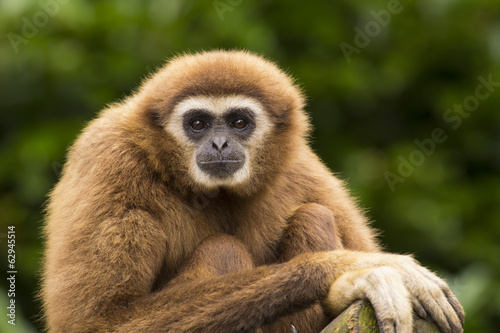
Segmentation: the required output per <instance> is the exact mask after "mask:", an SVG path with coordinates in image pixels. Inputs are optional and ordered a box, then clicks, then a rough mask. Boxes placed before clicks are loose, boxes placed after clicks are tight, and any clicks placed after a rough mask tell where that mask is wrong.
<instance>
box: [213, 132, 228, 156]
mask: <svg viewBox="0 0 500 333" xmlns="http://www.w3.org/2000/svg"><path fill="white" fill-rule="evenodd" d="M212 147H214V148H215V149H217V151H218V152H219V153H220V152H222V150H223V149H224V148H226V147H227V138H226V136H225V135H217V136H215V137H214V138H213V139H212Z"/></svg>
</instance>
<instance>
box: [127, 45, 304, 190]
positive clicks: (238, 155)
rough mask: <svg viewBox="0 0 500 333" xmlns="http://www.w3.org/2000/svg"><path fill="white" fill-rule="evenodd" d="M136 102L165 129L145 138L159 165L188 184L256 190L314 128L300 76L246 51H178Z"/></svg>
mask: <svg viewBox="0 0 500 333" xmlns="http://www.w3.org/2000/svg"><path fill="white" fill-rule="evenodd" d="M131 102H132V103H134V105H133V106H132V108H131V109H134V110H143V113H141V115H142V116H144V117H143V118H144V119H153V122H154V123H155V124H156V128H160V129H161V130H162V133H163V134H158V133H155V134H153V135H150V136H149V137H146V139H144V140H149V141H150V143H149V144H144V145H143V146H145V147H147V148H148V150H151V147H154V148H153V149H155V151H154V154H156V155H155V156H156V158H155V162H154V166H155V167H157V168H158V171H159V172H160V173H161V172H163V174H165V175H166V178H168V179H170V181H173V182H177V183H179V186H180V187H184V188H185V187H196V188H197V189H210V190H211V189H214V188H218V187H224V188H228V189H232V190H234V191H236V192H240V193H242V192H244V193H247V194H249V193H251V192H252V191H253V190H255V189H256V188H258V187H259V185H261V184H264V183H266V182H268V181H269V180H270V179H272V178H273V177H276V175H277V173H278V172H279V170H283V166H284V165H285V164H286V163H287V161H288V160H289V157H290V152H291V151H296V150H297V149H296V148H297V145H300V144H302V142H300V143H299V142H298V141H300V140H305V138H306V137H307V132H308V129H309V122H308V118H307V116H306V115H305V113H304V111H303V110H302V107H303V104H304V102H303V97H302V95H301V93H300V91H299V89H297V87H296V86H295V85H294V83H293V81H292V79H291V78H290V77H289V76H288V75H286V74H285V73H283V72H282V71H281V70H280V69H279V68H278V67H276V65H274V64H273V63H271V62H268V61H266V60H264V59H263V58H261V57H259V56H256V55H253V54H251V53H248V52H244V51H229V52H227V51H211V52H203V53H198V54H193V55H186V56H182V57H178V58H174V59H172V60H171V61H170V62H168V63H167V64H166V65H165V66H164V67H163V68H161V69H160V70H159V71H158V72H157V73H155V74H154V75H152V76H151V77H150V78H149V79H148V80H147V81H146V82H144V84H143V85H142V87H141V88H140V90H139V92H138V94H137V96H136V97H134V98H133V100H132V101H131ZM132 123H133V122H132ZM142 124H143V122H142ZM141 126H142V125H141ZM143 129H144V127H141V128H138V130H137V132H140V131H142V130H143ZM162 137H163V138H162ZM141 140H142V139H141ZM294 147H295V148H294ZM165 170H168V171H165Z"/></svg>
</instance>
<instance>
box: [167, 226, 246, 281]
mask: <svg viewBox="0 0 500 333" xmlns="http://www.w3.org/2000/svg"><path fill="white" fill-rule="evenodd" d="M252 268H254V264H253V261H252V258H251V256H250V254H249V253H248V251H247V249H246V248H245V245H244V244H243V243H242V242H240V241H239V240H237V239H236V238H234V237H232V236H229V235H223V234H221V235H214V236H209V237H207V238H205V239H204V240H203V241H202V242H201V243H200V245H198V247H197V248H196V250H195V251H194V252H193V255H192V256H191V259H190V260H189V262H188V263H187V264H186V265H185V266H184V268H183V269H182V270H181V272H180V273H179V275H178V276H176V277H175V278H174V279H172V280H171V281H170V282H169V285H170V286H172V285H178V284H184V283H189V282H194V281H201V280H206V279H210V278H213V277H217V276H221V275H224V274H229V273H235V272H238V271H242V270H245V269H252Z"/></svg>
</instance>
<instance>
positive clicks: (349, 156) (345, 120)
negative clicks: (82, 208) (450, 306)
mask: <svg viewBox="0 0 500 333" xmlns="http://www.w3.org/2000/svg"><path fill="white" fill-rule="evenodd" d="M381 11H385V12H381ZM384 13H385V14H387V13H389V14H390V16H387V15H385V16H384ZM499 13H500V3H499V2H498V1H488V0H460V1H459V0H439V1H436V0H420V1H406V0H401V2H397V1H396V0H388V1H367V0H350V1H347V0H339V1H319V0H311V1H308V2H303V1H286V0H274V1H270V0H263V1H258V2H256V1H243V0H215V1H194V0H149V1H143V0H128V1H119V0H110V1H83V0H41V1H29V0H4V1H2V2H0V36H2V38H1V39H0V87H1V89H0V112H1V122H0V131H1V133H2V134H1V136H0V156H1V161H2V162H1V163H0V211H1V214H0V236H1V238H0V243H1V244H2V247H1V248H2V253H7V249H6V246H5V244H6V233H7V231H6V230H7V226H8V225H15V226H16V230H17V233H16V237H17V238H16V239H17V248H16V251H17V257H16V258H17V269H18V277H17V291H18V292H17V294H16V301H17V302H18V304H19V306H20V309H22V310H20V311H21V312H22V314H23V317H22V318H27V319H25V320H24V321H23V322H24V324H25V326H26V327H29V326H33V327H36V328H37V329H38V330H39V329H40V328H41V326H40V324H39V323H36V318H37V314H39V312H40V309H39V307H40V304H39V303H38V302H36V301H34V295H35V290H36V288H37V283H38V282H37V281H38V280H39V272H40V264H41V255H40V253H41V251H42V237H41V235H40V227H41V221H42V219H43V212H42V210H43V203H44V201H45V199H46V194H47V193H48V192H49V190H50V188H51V187H52V186H53V184H54V183H55V182H56V181H57V179H58V176H59V172H60V167H61V165H62V164H63V163H64V155H65V152H66V149H67V147H68V146H69V145H70V144H71V142H72V141H73V140H74V139H75V138H76V136H77V135H78V132H79V131H80V130H81V129H82V128H83V126H84V125H85V123H86V122H87V121H88V120H90V119H92V118H93V117H95V115H96V113H97V112H98V110H100V109H102V108H103V106H104V105H106V104H107V103H111V102H113V101H115V100H117V99H120V98H123V97H124V96H126V95H128V94H130V93H132V92H133V90H134V89H135V87H137V85H138V83H139V82H140V79H141V78H143V77H145V76H146V75H148V73H150V72H151V71H152V70H154V68H156V67H157V66H160V65H161V64H163V62H164V60H165V59H166V58H169V57H171V56H172V55H175V54H179V53H182V52H190V51H198V50H204V49H213V48H244V49H249V50H253V51H256V52H258V53H261V54H263V55H265V56H267V57H268V58H270V59H273V60H275V61H277V62H278V63H279V64H280V65H281V67H282V68H285V69H287V70H288V71H289V72H290V73H291V74H292V75H293V76H294V77H295V78H296V79H297V81H298V83H299V84H300V85H301V86H302V87H303V89H304V91H305V93H306V94H307V96H308V98H309V99H308V107H307V109H308V111H309V112H310V114H311V116H312V122H313V124H314V126H315V131H314V138H313V145H314V148H315V149H316V151H317V152H318V153H319V154H320V156H321V157H322V158H323V160H324V161H325V162H326V163H327V164H328V165H329V166H330V167H331V168H332V169H333V170H334V171H335V172H338V173H339V174H340V176H341V177H342V178H345V179H346V180H348V183H349V186H350V188H351V189H352V191H353V193H354V194H355V195H356V196H358V197H359V198H360V203H361V205H362V206H364V207H367V208H368V209H369V210H368V214H369V216H370V217H371V218H372V219H373V220H374V226H375V227H377V228H379V229H381V230H383V233H382V235H381V239H382V241H383V243H384V244H386V245H387V249H388V250H390V251H395V252H401V253H408V252H410V253H415V254H416V257H417V258H418V259H419V260H421V261H422V262H423V263H424V264H425V265H428V266H430V267H431V268H433V269H434V270H436V271H438V272H439V273H440V274H441V275H444V276H446V277H447V278H448V281H449V282H450V284H451V286H452V288H453V289H454V291H455V292H456V294H457V296H458V298H459V299H460V300H461V302H462V303H463V305H464V307H465V309H466V312H467V318H466V331H467V332H494V331H495V330H496V329H497V327H498V326H499V325H500V315H499V314H500V260H498V257H499V254H500V245H499V242H498V239H499V238H500V177H499V171H500V112H499V109H500V93H499V92H500V87H498V86H495V85H494V84H493V85H490V88H491V89H492V90H487V89H488V88H481V89H480V91H479V92H480V93H481V94H480V95H478V94H477V93H478V91H477V89H478V87H479V86H480V85H481V84H482V82H483V81H481V79H480V78H479V77H481V78H482V79H483V80H488V78H489V77H490V78H491V80H492V81H493V82H500V67H499V64H500V24H499V22H500V20H499V19H500V14H499ZM389 17H390V22H389ZM355 28H356V29H355ZM366 29H368V30H366ZM370 29H371V30H370ZM359 31H362V32H363V33H361V35H360V34H359ZM362 35H365V36H362ZM341 45H343V46H344V47H341ZM346 45H348V47H347V49H346ZM346 50H347V51H346ZM345 54H348V55H349V56H348V57H345ZM485 89H486V90H485ZM487 92H488V93H489V94H488V96H487V97H485V94H486V93H487ZM481 96H482V97H481ZM480 97H481V98H480ZM483 97H484V98H483ZM476 102H477V103H476ZM457 106H458V107H460V106H462V111H461V113H460V112H459V111H458V109H457ZM467 108H468V109H471V110H473V111H470V112H469V111H467V110H466V109H467ZM464 110H465V111H464ZM436 129H441V134H442V136H441V137H440V138H441V139H443V138H444V137H446V139H444V140H441V139H440V140H438V141H442V142H437V141H436V140H434V139H435V137H434V135H433V133H434V131H435V130H436ZM429 140H432V142H433V144H432V143H430V141H429ZM419 143H420V145H419ZM422 147H423V148H422ZM431 148H432V149H431ZM6 265H7V264H6V260H5V259H3V260H2V261H1V266H0V267H1V269H2V272H5V271H7V267H6ZM0 286H1V287H2V288H1V289H0V293H1V294H2V297H1V298H0V301H1V304H5V303H4V297H3V296H4V295H6V292H5V288H7V284H6V281H5V279H2V282H1V284H0ZM1 304H0V305H1ZM2 308H4V307H3V305H2ZM4 309H5V308H4ZM21 312H19V317H18V318H19V320H20V321H21V320H22V318H21ZM3 321H4V319H3V320H2V324H1V325H0V327H4V326H2V325H3V324H4V323H3ZM22 331H28V329H27V328H26V329H22Z"/></svg>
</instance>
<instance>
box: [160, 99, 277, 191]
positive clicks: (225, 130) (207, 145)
mask: <svg viewBox="0 0 500 333" xmlns="http://www.w3.org/2000/svg"><path fill="white" fill-rule="evenodd" d="M166 129H167V131H168V132H169V133H170V134H171V135H173V136H174V137H175V139H176V141H178V142H179V143H180V145H182V146H184V147H185V149H186V150H185V154H188V155H191V156H189V159H190V161H189V173H190V175H191V177H192V178H193V179H194V180H195V181H196V182H198V183H200V184H203V185H205V186H207V187H217V186H234V185H238V184H241V183H243V182H245V181H247V180H248V178H249V177H250V170H251V161H252V159H253V157H254V154H255V153H256V151H255V150H256V149H254V147H258V146H260V144H261V143H262V142H263V141H264V139H265V138H266V136H267V135H268V134H269V131H270V129H271V123H270V120H269V119H268V118H267V116H266V114H265V112H264V109H263V107H262V105H261V104H260V103H259V101H258V100H256V99H254V98H251V97H248V96H244V95H230V96H204V95H199V96H191V97H188V98H186V99H184V100H182V101H181V102H179V103H178V104H177V105H176V106H175V108H174V110H173V112H172V115H171V117H170V118H169V121H168V124H167V126H166Z"/></svg>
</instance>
